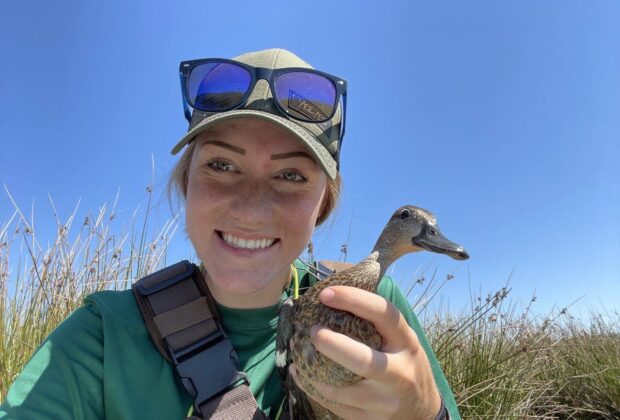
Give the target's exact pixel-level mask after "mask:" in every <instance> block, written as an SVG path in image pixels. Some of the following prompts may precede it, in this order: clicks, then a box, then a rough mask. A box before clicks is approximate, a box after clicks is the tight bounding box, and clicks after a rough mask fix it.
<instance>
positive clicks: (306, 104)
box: [288, 89, 327, 120]
mask: <svg viewBox="0 0 620 420" xmlns="http://www.w3.org/2000/svg"><path fill="white" fill-rule="evenodd" d="M288 106H289V108H291V109H294V110H295V111H297V112H299V113H300V114H302V115H305V116H306V117H308V118H309V119H313V120H326V119H327V115H325V113H324V112H323V111H321V110H320V109H319V107H317V106H316V105H314V104H313V103H312V102H310V101H309V100H307V99H306V98H304V97H303V96H301V95H300V94H299V93H297V92H295V91H294V90H292V89H290V90H289V91H288Z"/></svg>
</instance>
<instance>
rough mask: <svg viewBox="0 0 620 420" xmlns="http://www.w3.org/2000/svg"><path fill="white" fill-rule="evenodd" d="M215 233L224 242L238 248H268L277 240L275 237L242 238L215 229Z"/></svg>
mask: <svg viewBox="0 0 620 420" xmlns="http://www.w3.org/2000/svg"><path fill="white" fill-rule="evenodd" d="M217 233H218V235H219V236H220V238H222V239H223V240H224V242H226V244H228V245H230V246H231V247H233V248H238V249H265V248H269V247H270V246H271V245H273V244H274V242H276V241H277V239H275V238H257V239H244V238H239V237H237V236H234V235H232V234H230V233H227V232H220V231H217Z"/></svg>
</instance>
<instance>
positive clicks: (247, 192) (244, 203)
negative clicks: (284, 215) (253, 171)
mask: <svg viewBox="0 0 620 420" xmlns="http://www.w3.org/2000/svg"><path fill="white" fill-rule="evenodd" d="M272 201H273V198H272V192H271V189H270V188H269V186H266V185H264V183H263V182H244V183H242V185H239V186H238V188H237V191H236V193H235V199H234V200H233V206H232V209H231V212H232V214H231V216H232V217H234V218H236V219H238V220H240V221H242V222H244V223H250V224H260V223H265V222H267V221H268V220H271V218H272V216H273V214H272V211H273V207H272V204H273V203H272Z"/></svg>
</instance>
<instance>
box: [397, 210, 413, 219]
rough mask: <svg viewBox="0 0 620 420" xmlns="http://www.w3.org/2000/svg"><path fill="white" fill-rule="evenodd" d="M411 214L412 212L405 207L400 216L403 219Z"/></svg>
mask: <svg viewBox="0 0 620 420" xmlns="http://www.w3.org/2000/svg"><path fill="white" fill-rule="evenodd" d="M409 216H411V212H410V211H409V210H407V209H404V210H403V211H401V212H400V218H401V220H402V219H406V218H407V217H409Z"/></svg>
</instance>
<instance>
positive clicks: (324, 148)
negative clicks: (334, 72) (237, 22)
mask: <svg viewBox="0 0 620 420" xmlns="http://www.w3.org/2000/svg"><path fill="white" fill-rule="evenodd" d="M233 60H235V61H239V62H241V63H245V64H248V65H250V66H253V67H263V68H270V69H280V68H287V67H304V68H313V67H312V66H310V65H309V64H308V63H306V62H305V61H303V60H302V59H301V58H299V57H297V56H296V55H295V54H293V53H292V52H290V51H287V50H283V49H269V50H262V51H257V52H251V53H247V54H243V55H240V56H238V57H235V58H233ZM341 116H342V109H341V104H338V108H337V110H336V112H335V114H334V116H333V117H332V118H331V119H330V120H328V121H325V122H322V123H311V122H303V121H298V120H295V119H292V118H288V116H287V115H286V114H283V113H282V112H280V111H279V110H278V108H277V107H276V106H275V104H274V103H273V95H272V93H271V90H270V89H269V84H268V83H267V81H266V80H258V81H257V82H256V85H255V87H254V90H253V91H252V93H251V94H250V96H249V98H248V100H247V101H246V102H245V104H244V105H243V106H242V108H238V109H235V110H232V111H226V112H216V113H214V112H202V111H199V110H194V112H193V114H192V122H191V123H190V126H189V130H188V132H187V134H185V136H183V138H182V139H181V140H180V141H179V142H178V143H177V144H176V146H174V148H173V149H172V151H171V153H172V154H173V155H175V154H177V153H178V152H179V151H180V150H181V149H183V147H184V146H185V145H186V144H188V143H189V142H191V141H192V140H193V139H194V138H195V137H196V136H197V135H198V134H200V133H201V132H203V131H204V130H206V129H207V128H209V127H211V126H212V125H214V124H216V123H218V122H221V121H224V120H229V119H233V118H260V119H263V120H267V121H270V122H272V123H274V124H277V125H279V126H281V127H283V128H285V129H287V130H289V131H290V132H291V133H292V134H294V135H295V136H296V137H297V138H299V140H301V142H302V143H303V144H304V145H305V146H307V148H308V150H309V151H310V152H311V153H312V155H313V156H314V157H315V158H316V160H317V161H318V162H319V164H320V165H321V166H322V167H323V169H324V170H325V172H326V173H327V175H329V176H330V177H331V178H332V179H333V178H336V174H337V172H338V162H337V158H338V155H339V154H338V148H339V147H340V139H339V136H340V124H341V123H342V121H341Z"/></svg>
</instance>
